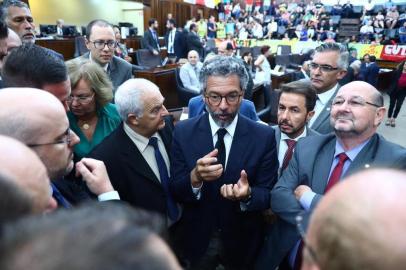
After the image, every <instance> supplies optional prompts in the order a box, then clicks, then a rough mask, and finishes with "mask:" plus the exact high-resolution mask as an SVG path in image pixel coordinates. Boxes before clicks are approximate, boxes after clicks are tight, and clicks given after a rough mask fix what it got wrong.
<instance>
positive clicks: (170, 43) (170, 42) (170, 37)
mask: <svg viewBox="0 0 406 270" xmlns="http://www.w3.org/2000/svg"><path fill="white" fill-rule="evenodd" d="M175 35H176V28H174V29H172V30H171V31H170V32H169V34H168V53H170V54H173V53H175V47H174V45H175Z"/></svg>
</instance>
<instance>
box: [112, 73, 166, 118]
mask: <svg viewBox="0 0 406 270" xmlns="http://www.w3.org/2000/svg"><path fill="white" fill-rule="evenodd" d="M151 91H159V89H158V87H157V86H156V85H155V84H154V83H152V82H150V81H148V80H146V79H129V80H127V81H126V82H124V83H123V84H122V85H120V86H119V87H118V89H117V91H116V94H115V97H114V101H115V104H116V107H117V111H118V113H119V115H120V118H121V120H122V121H124V122H125V121H127V118H128V115H129V114H135V116H137V117H141V116H142V114H143V111H144V99H143V96H144V95H145V94H146V93H148V92H151Z"/></svg>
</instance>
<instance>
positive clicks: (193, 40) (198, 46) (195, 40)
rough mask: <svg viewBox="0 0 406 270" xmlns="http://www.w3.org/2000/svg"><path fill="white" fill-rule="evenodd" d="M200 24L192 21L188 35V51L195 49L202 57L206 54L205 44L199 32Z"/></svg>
mask: <svg viewBox="0 0 406 270" xmlns="http://www.w3.org/2000/svg"><path fill="white" fill-rule="evenodd" d="M197 31H198V26H197V24H194V23H192V24H191V25H190V28H189V34H188V35H187V39H186V40H187V51H188V52H190V51H191V50H195V51H196V52H197V53H198V54H199V55H200V57H203V56H204V50H203V44H202V42H201V40H200V37H199V35H198V34H197Z"/></svg>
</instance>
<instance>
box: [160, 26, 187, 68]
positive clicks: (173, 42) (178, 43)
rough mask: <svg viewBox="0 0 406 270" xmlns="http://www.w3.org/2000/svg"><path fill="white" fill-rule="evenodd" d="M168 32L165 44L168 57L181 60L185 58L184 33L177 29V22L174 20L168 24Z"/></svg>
mask: <svg viewBox="0 0 406 270" xmlns="http://www.w3.org/2000/svg"><path fill="white" fill-rule="evenodd" d="M167 24H168V25H167V27H168V32H167V33H166V35H165V44H166V48H167V50H168V56H169V57H171V58H176V59H174V60H176V61H177V60H179V59H180V58H184V55H185V52H184V51H185V48H184V47H185V45H186V44H184V41H183V37H182V35H183V34H182V32H180V31H178V30H177V29H176V22H175V20H174V19H169V20H168V22H167Z"/></svg>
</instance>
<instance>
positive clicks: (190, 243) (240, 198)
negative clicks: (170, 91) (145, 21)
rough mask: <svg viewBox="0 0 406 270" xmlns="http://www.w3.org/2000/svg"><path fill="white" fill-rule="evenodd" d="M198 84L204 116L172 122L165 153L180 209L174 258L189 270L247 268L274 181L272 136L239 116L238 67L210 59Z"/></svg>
mask: <svg viewBox="0 0 406 270" xmlns="http://www.w3.org/2000/svg"><path fill="white" fill-rule="evenodd" d="M200 80H201V81H200V83H201V85H203V96H204V101H205V105H206V108H207V112H208V113H206V114H203V115H201V116H198V117H194V118H192V119H189V120H186V121H182V122H180V123H178V124H177V125H176V127H175V131H174V137H173V143H172V149H171V174H172V175H171V181H170V189H171V192H172V194H173V196H174V198H175V200H177V201H178V202H179V203H181V204H183V206H184V211H183V215H182V217H181V219H180V221H179V229H180V230H182V235H181V236H180V239H179V240H180V247H181V250H180V256H182V257H183V258H184V259H185V260H186V261H187V262H189V263H190V266H191V269H216V267H217V266H219V265H223V266H224V267H225V268H226V269H250V268H251V267H252V265H253V260H254V258H255V256H256V255H257V252H258V248H259V245H260V242H261V240H262V237H263V230H262V229H263V223H262V220H263V219H262V215H261V212H262V210H265V209H267V208H269V201H268V200H269V199H270V197H269V196H270V193H269V191H270V189H271V188H272V187H273V185H274V184H275V182H276V179H277V170H278V158H277V154H276V143H275V137H274V131H273V129H272V128H270V127H268V126H265V125H262V124H258V123H256V122H254V121H252V120H249V119H248V118H246V117H244V116H242V115H241V114H239V108H240V105H241V100H242V97H243V95H244V90H245V89H246V86H247V82H248V74H247V71H246V69H245V68H244V64H243V63H242V61H241V60H239V59H236V58H233V57H225V56H216V57H214V58H212V59H210V60H208V61H206V62H205V63H204V65H203V67H202V69H201V76H200Z"/></svg>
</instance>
